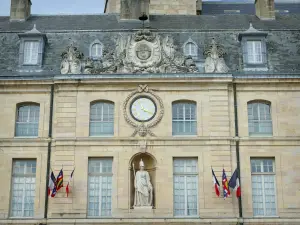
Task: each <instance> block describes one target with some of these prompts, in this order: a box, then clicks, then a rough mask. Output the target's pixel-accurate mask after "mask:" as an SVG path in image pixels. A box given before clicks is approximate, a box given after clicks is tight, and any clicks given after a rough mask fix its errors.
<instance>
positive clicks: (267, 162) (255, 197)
mask: <svg viewBox="0 0 300 225" xmlns="http://www.w3.org/2000/svg"><path fill="white" fill-rule="evenodd" d="M274 164H275V163H274V159H251V177H252V201H253V215H254V216H275V215H276V191H275V169H274V167H275V165H274Z"/></svg>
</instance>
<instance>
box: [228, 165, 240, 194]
mask: <svg viewBox="0 0 300 225" xmlns="http://www.w3.org/2000/svg"><path fill="white" fill-rule="evenodd" d="M228 185H229V187H231V188H232V189H234V190H235V191H236V197H238V198H239V197H241V194H242V193H241V186H240V178H239V175H238V171H237V169H235V171H234V173H233V174H232V176H231V178H230V181H229V183H228Z"/></svg>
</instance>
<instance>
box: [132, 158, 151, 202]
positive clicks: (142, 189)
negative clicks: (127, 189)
mask: <svg viewBox="0 0 300 225" xmlns="http://www.w3.org/2000/svg"><path fill="white" fill-rule="evenodd" d="M134 188H135V196H134V206H152V201H153V194H152V191H153V187H152V184H151V182H150V176H149V173H148V172H147V171H145V170H144V162H143V161H142V159H141V161H140V170H139V171H137V172H136V174H135V178H134Z"/></svg>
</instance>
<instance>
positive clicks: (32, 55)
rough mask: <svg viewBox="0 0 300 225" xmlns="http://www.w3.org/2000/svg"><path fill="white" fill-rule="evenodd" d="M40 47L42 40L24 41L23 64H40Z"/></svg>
mask: <svg viewBox="0 0 300 225" xmlns="http://www.w3.org/2000/svg"><path fill="white" fill-rule="evenodd" d="M28 45H29V46H28ZM27 47H28V49H27ZM39 48H40V42H39V41H37V40H26V41H24V50H23V51H24V55H23V57H24V58H23V65H38V63H39V51H40V50H39ZM27 56H28V57H27ZM34 59H35V60H34Z"/></svg>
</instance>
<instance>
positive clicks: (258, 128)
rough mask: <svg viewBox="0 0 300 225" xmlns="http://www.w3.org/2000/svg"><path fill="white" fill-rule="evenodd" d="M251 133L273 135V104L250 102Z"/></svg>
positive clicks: (249, 123) (249, 120)
mask: <svg viewBox="0 0 300 225" xmlns="http://www.w3.org/2000/svg"><path fill="white" fill-rule="evenodd" d="M248 126H249V135H261V134H262V135H272V134H273V131H272V130H273V129H272V119H271V104H270V103H268V102H249V103H248Z"/></svg>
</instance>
